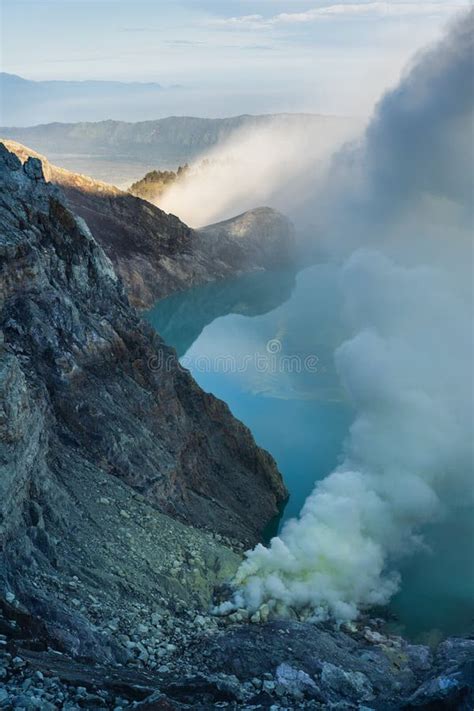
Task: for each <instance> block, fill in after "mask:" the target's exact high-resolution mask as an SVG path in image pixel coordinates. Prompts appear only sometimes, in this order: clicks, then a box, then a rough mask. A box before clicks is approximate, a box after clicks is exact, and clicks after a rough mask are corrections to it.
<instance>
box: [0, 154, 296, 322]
mask: <svg viewBox="0 0 474 711" xmlns="http://www.w3.org/2000/svg"><path fill="white" fill-rule="evenodd" d="M5 145H6V146H7V147H8V148H9V150H11V151H13V152H14V153H15V154H16V155H17V156H18V157H19V158H20V159H21V160H22V161H25V160H26V159H27V158H28V157H30V156H32V157H35V158H39V159H40V160H41V162H42V164H43V170H44V174H45V178H46V180H48V181H51V182H53V183H55V184H56V185H58V186H60V187H61V189H62V190H63V192H64V194H65V196H66V199H67V203H68V205H69V207H70V208H71V209H72V210H73V211H74V212H75V213H76V214H77V215H79V216H80V217H82V218H83V219H84V220H86V222H87V224H88V226H89V228H90V229H91V231H92V234H93V235H94V237H95V238H96V239H97V241H98V242H99V244H100V245H101V246H102V247H103V249H104V250H105V252H106V254H107V256H108V257H109V258H110V259H111V260H112V263H113V265H114V268H115V271H116V272H117V274H118V275H119V276H120V277H121V278H122V280H123V281H124V283H125V284H126V286H127V290H128V294H129V297H130V300H131V301H132V303H133V304H134V305H135V306H137V307H139V308H146V307H149V306H151V305H152V304H153V303H154V302H155V301H157V300H158V299H160V298H163V297H164V296H167V295H168V294H170V293H173V292H175V291H180V290H182V289H185V288H188V287H190V286H194V285H197V284H202V283H205V282H209V281H213V280H215V279H221V278H224V277H228V276H231V275H234V274H240V273H243V272H247V271H252V270H255V269H265V268H269V269H273V268H277V267H278V266H281V265H287V264H289V263H291V260H292V259H293V252H294V237H293V228H292V225H291V223H290V222H289V220H288V219H287V218H286V217H284V216H283V215H281V214H280V213H278V212H277V211H275V210H271V209H270V208H258V209H256V210H251V211H250V212H248V213H245V214H244V215H240V216H239V217H237V218H233V219H231V220H226V221H225V222H222V223H219V224H218V225H213V226H211V227H209V228H203V229H200V230H192V229H190V228H189V227H187V225H185V224H184V223H183V222H181V220H179V219H178V218H177V217H175V216H174V215H167V214H166V213H165V212H163V211H162V210H160V209H159V208H158V207H156V206H155V205H152V204H151V203H149V202H147V201H145V200H141V199H140V198H138V197H135V196H133V195H130V194H129V193H126V192H124V191H122V190H119V189H118V188H115V187H114V186H112V185H108V184H107V183H101V182H98V181H95V180H92V179H91V178H88V177H86V176H83V175H79V174H76V173H71V172H69V171H67V170H63V169H62V168H58V167H56V166H54V165H52V164H51V163H49V161H48V160H47V159H46V158H45V157H44V156H41V155H39V154H37V153H36V152H35V151H31V150H30V149H28V148H26V147H25V146H22V145H21V144H18V143H14V142H11V141H5Z"/></svg>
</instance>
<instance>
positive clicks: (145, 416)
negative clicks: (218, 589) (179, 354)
mask: <svg viewBox="0 0 474 711" xmlns="http://www.w3.org/2000/svg"><path fill="white" fill-rule="evenodd" d="M0 181H1V192H2V196H1V203H0V208H1V213H0V220H1V222H0V228H1V261H0V273H1V303H0V308H1V310H0V329H1V331H2V339H3V343H2V353H1V376H2V377H1V388H2V412H1V416H0V426H1V430H0V437H1V440H0V443H1V448H2V452H1V467H2V476H1V479H0V486H1V487H2V492H1V493H2V496H1V513H2V524H3V527H2V531H1V533H2V548H3V556H4V557H3V564H2V567H1V575H2V577H3V582H4V585H5V586H6V587H7V588H9V587H13V588H14V589H16V588H18V587H21V589H22V590H23V595H24V596H25V597H27V596H28V595H30V594H31V595H33V589H32V588H31V586H32V585H33V582H32V580H33V579H35V578H37V576H38V572H39V571H42V570H43V569H44V567H45V565H47V567H48V568H51V570H52V569H54V568H57V566H61V565H62V564H63V563H62V561H63V559H64V560H69V558H71V559H72V558H73V559H75V560H76V561H79V560H80V561H82V562H81V567H82V568H83V570H87V571H88V573H87V574H88V575H91V576H97V575H99V576H101V575H103V574H106V573H105V571H106V569H107V570H108V572H109V573H110V572H111V566H114V565H117V561H115V563H112V562H111V561H109V563H108V564H107V565H106V562H105V559H106V558H107V556H104V550H103V546H104V545H105V543H106V538H103V537H102V535H101V534H100V527H101V523H103V521H101V519H102V518H103V516H105V517H107V516H108V515H109V511H111V509H110V508H109V507H108V503H107V502H108V501H109V499H110V500H111V501H114V505H113V511H114V512H116V506H117V503H116V495H115V494H114V493H113V492H114V491H115V490H117V491H119V490H120V491H126V492H128V494H124V496H125V499H126V498H127V496H128V497H129V498H130V500H135V498H136V497H137V496H138V495H139V494H140V495H141V496H142V497H144V498H143V501H144V502H146V506H147V507H149V508H147V510H148V511H150V515H151V516H152V517H154V518H156V516H157V514H156V513H155V512H156V511H161V512H166V513H168V514H171V515H173V517H174V518H177V519H180V520H182V521H184V522H187V523H190V524H193V525H195V526H198V527H200V528H203V529H209V530H212V531H214V532H218V533H222V534H225V535H227V536H231V537H233V538H235V539H239V540H241V541H250V540H256V539H257V538H258V535H259V532H260V531H261V529H262V527H263V526H264V525H265V521H268V520H269V519H270V518H271V517H272V516H273V515H274V514H275V513H276V511H277V506H278V503H279V502H281V501H282V500H283V498H284V497H285V496H286V491H285V488H284V486H283V483H282V481H281V477H280V475H279V473H278V471H277V469H276V466H275V463H274V461H273V460H272V458H271V457H270V455H269V454H267V453H266V452H264V451H262V450H260V449H259V448H258V447H257V446H256V445H255V443H254V441H253V438H252V436H251V434H250V432H249V430H248V429H247V428H246V427H244V426H243V425H242V424H241V423H239V422H238V421H237V420H235V419H234V418H233V417H232V415H231V413H230V412H229V410H228V408H227V406H226V405H225V403H223V402H221V401H219V400H217V399H215V398H214V397H212V396H211V395H207V394H206V393H204V392H203V391H202V390H200V388H199V387H198V386H197V385H196V383H195V382H194V381H193V380H192V378H191V377H190V375H189V374H188V373H187V372H185V371H183V370H182V369H180V367H179V365H178V363H177V360H176V356H175V354H174V352H173V351H172V350H171V349H169V348H167V347H166V345H165V344H164V343H163V342H162V341H161V340H160V338H159V337H158V336H157V335H156V334H155V333H154V332H153V331H152V330H151V328H149V327H148V326H146V325H145V324H144V323H143V322H142V321H141V320H140V319H139V317H138V316H137V314H136V313H135V312H134V310H133V309H132V308H131V307H130V306H129V304H128V300H127V298H126V295H125V293H124V290H123V288H122V285H121V283H120V280H119V279H118V278H117V276H116V275H115V272H114V271H113V268H112V265H111V263H110V261H109V260H108V259H107V257H106V256H105V254H104V253H103V251H102V250H101V248H100V247H99V246H98V245H97V243H96V241H95V240H94V238H93V237H92V235H91V233H90V232H89V230H88V229H87V227H86V225H85V223H84V222H83V221H82V220H80V219H78V218H76V217H75V216H74V215H73V214H72V213H71V212H70V211H69V209H68V208H67V207H66V206H65V204H64V202H63V200H62V197H61V194H60V192H59V191H58V190H57V189H56V188H54V187H52V186H49V185H48V184H46V183H45V181H44V179H43V175H42V169H41V163H40V162H39V161H37V160H35V159H29V160H27V161H26V162H25V164H24V165H23V166H22V164H21V162H20V161H19V160H18V159H17V158H16V157H15V156H14V155H13V154H11V153H9V152H8V151H6V150H5V148H4V147H3V146H1V153H0ZM123 487H125V489H123ZM101 494H102V495H101ZM111 494H112V496H111ZM140 500H141V499H140ZM94 502H95V503H94ZM101 502H102V503H101ZM143 505H144V506H145V503H144V504H143ZM91 507H92V508H91ZM94 507H95V508H94ZM150 507H151V508H150ZM102 511H103V514H101V512H102ZM123 516H124V519H123V521H124V522H125V521H128V519H129V518H130V511H129V507H128V505H127V504H126V502H124V511H123ZM120 520H121V519H120V518H118V519H117V522H118V521H120ZM183 535H184V534H183ZM101 556H104V560H103V561H102V562H101V563H99V560H100V559H101ZM68 565H69V563H68ZM27 570H28V571H29V572H26V571H27ZM97 571H99V572H97ZM117 574H118V573H117ZM40 587H41V586H40ZM38 592H40V591H38Z"/></svg>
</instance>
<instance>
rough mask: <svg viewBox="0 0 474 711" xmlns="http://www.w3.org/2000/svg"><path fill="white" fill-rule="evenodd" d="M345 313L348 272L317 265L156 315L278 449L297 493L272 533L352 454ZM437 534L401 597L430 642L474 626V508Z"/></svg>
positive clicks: (405, 622) (207, 293)
mask: <svg viewBox="0 0 474 711" xmlns="http://www.w3.org/2000/svg"><path fill="white" fill-rule="evenodd" d="M340 313H341V304H340V301H339V292H338V289H337V273H336V271H335V269H334V268H333V267H331V266H330V265H317V266H314V267H311V268H309V269H306V270H304V271H302V272H300V273H299V274H297V275H295V274H294V273H292V272H288V271H282V272H275V273H259V274H253V275H248V276H245V277H241V278H239V279H234V280H229V281H226V282H221V283H219V284H211V285H208V286H204V287H199V288H195V289H190V290H189V291H187V292H184V293H181V294H176V295H174V296H172V297H170V298H168V299H165V300H163V301H161V302H159V303H158V304H157V305H156V306H155V307H154V308H153V309H152V310H150V311H149V312H148V314H147V318H148V320H149V321H150V322H151V324H152V325H153V326H154V327H155V328H156V330H157V331H158V332H159V333H160V334H161V335H162V337H163V338H164V339H165V341H167V342H168V343H169V344H170V345H173V346H174V347H175V348H176V350H177V352H178V355H179V356H180V359H181V362H182V363H183V365H184V366H185V367H187V368H189V370H190V371H191V372H192V374H193V375H194V377H195V378H196V380H197V381H198V383H199V384H200V385H201V387H202V388H204V390H206V391H208V392H212V393H213V394H214V395H216V396H217V397H220V398H222V399H223V400H225V401H226V402H227V403H228V405H229V406H230V408H231V410H232V412H233V413H234V415H235V416H236V417H238V418H239V419H240V420H242V421H243V422H245V424H246V425H248V427H250V429H251V430H252V432H253V435H254V437H255V439H256V441H257V443H258V444H259V445H260V446H262V447H264V448H265V449H267V450H268V451H269V452H271V454H272V455H273V456H274V457H275V459H276V461H277V464H278V466H279V469H280V471H281V472H282V474H283V476H284V479H285V482H286V485H287V487H288V489H289V491H290V498H289V501H288V502H287V504H286V506H285V507H284V510H283V511H282V512H281V515H280V517H278V519H275V521H273V522H272V523H271V525H270V526H269V528H268V530H267V532H266V535H267V536H271V535H275V534H276V533H277V532H278V530H279V528H280V527H281V524H282V523H283V522H284V521H285V520H287V519H288V518H290V517H293V516H297V515H298V513H299V511H300V509H301V506H302V505H303V503H304V501H305V499H306V497H307V496H308V494H309V493H310V492H311V491H312V489H313V486H314V483H315V482H316V481H318V480H320V479H322V478H324V477H325V476H326V475H327V474H329V473H330V472H331V471H332V470H333V469H334V467H335V466H337V464H338V463H339V461H340V457H341V452H342V451H343V447H344V440H345V438H346V436H347V434H348V430H349V427H350V424H351V421H352V418H353V412H352V409H351V406H350V404H349V402H348V401H347V399H346V397H345V394H344V392H343V390H342V388H341V386H340V383H339V380H338V377H337V373H336V371H335V368H334V363H333V354H334V350H335V348H336V347H337V346H338V344H339V343H340V342H341V340H342V339H343V333H342V326H341V322H340ZM427 540H428V542H429V544H430V545H431V549H432V550H431V553H426V552H424V553H420V554H417V555H416V556H415V557H414V558H412V559H410V560H407V562H406V563H405V565H404V566H403V569H402V575H403V587H402V591H401V593H399V595H398V596H397V597H396V598H395V599H394V601H393V603H392V605H391V612H392V613H393V614H394V616H395V617H396V622H394V626H395V627H396V628H397V630H398V629H399V630H400V631H403V632H404V633H405V634H408V635H409V636H412V637H413V638H414V639H423V640H425V639H427V638H428V639H429V638H433V639H436V638H437V637H440V636H442V635H443V634H447V633H449V634H453V633H461V632H465V631H466V629H468V628H471V629H472V621H473V620H474V607H473V600H474V572H473V565H472V540H473V530H472V512H465V513H462V512H457V514H456V516H455V517H454V519H453V518H451V519H447V520H446V521H444V522H443V523H441V524H438V525H437V526H434V527H432V529H431V530H429V531H428V532H427ZM460 541H461V542H462V545H459V542H460Z"/></svg>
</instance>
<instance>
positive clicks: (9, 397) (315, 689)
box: [0, 147, 474, 711]
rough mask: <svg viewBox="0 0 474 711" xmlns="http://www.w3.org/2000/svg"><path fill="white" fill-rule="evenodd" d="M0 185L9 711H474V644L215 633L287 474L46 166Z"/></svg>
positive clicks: (2, 611)
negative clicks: (134, 294) (170, 333)
mask: <svg viewBox="0 0 474 711" xmlns="http://www.w3.org/2000/svg"><path fill="white" fill-rule="evenodd" d="M0 185H1V193H0V195H1V198H0V247H1V251H0V275H1V280H0V285H1V291H0V294H1V297H0V298H1V302H0V309H1V310H0V329H1V333H2V342H1V350H0V389H1V397H0V516H1V527H0V543H1V549H0V707H1V708H5V709H28V710H29V709H46V710H47V711H53V709H57V708H62V709H70V710H73V709H74V710H77V709H81V708H90V709H102V708H106V709H115V710H116V711H118V709H128V708H137V709H149V710H150V711H151V710H152V709H167V710H168V711H173V709H191V708H192V709H203V710H204V709H211V708H222V706H223V705H227V707H228V708H242V709H256V708H273V709H278V708H282V709H285V708H286V709H293V708H313V709H331V708H332V709H339V710H341V709H361V708H366V709H367V708H372V709H380V710H382V709H383V710H384V711H385V710H387V709H388V710H390V709H401V708H405V709H420V708H424V709H452V708H456V709H466V711H467V709H470V708H471V707H472V699H473V697H472V676H473V661H472V660H473V648H474V640H447V641H445V642H444V643H443V644H442V645H440V646H439V647H438V649H437V650H436V651H435V652H434V653H433V652H431V651H430V649H428V648H427V647H424V646H420V645H411V644H409V643H407V642H405V641H404V640H402V639H400V638H397V637H391V636H388V635H386V634H385V633H384V631H383V623H381V622H377V621H370V620H361V622H360V623H359V624H358V625H353V626H351V627H350V628H347V629H344V630H343V629H340V630H337V629H335V628H334V627H333V626H332V625H329V624H328V625H314V624H311V623H309V622H304V621H298V620H296V619H295V620H291V621H269V620H268V619H267V617H268V610H265V609H264V606H262V608H261V609H260V611H259V615H258V618H259V620H260V622H259V623H258V624H256V623H252V622H250V621H249V619H248V615H247V613H246V611H244V610H242V611H238V612H236V613H233V614H231V615H230V616H229V617H226V618H215V617H212V616H210V614H209V609H210V606H211V604H212V601H213V597H214V596H216V595H218V596H219V595H220V596H221V597H222V596H225V595H226V590H225V587H223V584H225V582H226V581H227V580H228V579H229V577H230V576H231V575H232V573H233V571H235V569H236V567H237V565H238V564H239V561H240V554H239V550H240V548H239V546H241V544H242V542H243V541H247V540H255V538H256V536H257V535H258V532H259V530H261V527H262V525H263V524H264V522H265V521H266V520H267V519H268V517H269V516H271V514H272V513H273V512H274V511H275V506H276V503H277V502H278V501H281V499H282V497H283V496H284V495H285V490H284V487H283V485H282V482H281V479H280V477H279V475H278V472H277V471H276V468H275V465H274V463H273V461H272V459H271V457H270V456H269V455H268V454H266V453H265V452H263V451H262V450H259V449H258V448H257V447H256V446H255V443H254V442H253V439H252V437H251V435H250V433H249V432H248V430H247V429H246V428H245V427H243V426H242V425H241V424H239V423H238V422H237V421H236V420H234V419H233V418H232V416H231V414H230V413H229V411H228V409H227V407H226V406H225V405H224V403H222V402H220V401H218V400H216V399H215V398H213V397H212V396H209V395H206V394H205V393H203V392H202V391H201V390H200V389H199V388H198V387H197V385H196V384H195V383H194V382H193V381H192V379H191V378H190V376H189V375H188V374H187V373H186V372H182V371H181V370H180V369H179V368H178V366H177V363H176V359H175V355H174V353H173V352H172V351H170V349H168V348H167V347H166V346H165V344H164V343H163V342H162V341H161V339H160V338H159V337H158V336H156V334H154V332H152V331H151V329H149V328H148V327H147V326H146V325H145V324H144V323H143V322H142V321H141V320H140V319H139V318H138V316H137V315H136V313H135V312H134V311H133V309H132V308H130V306H129V304H128V301H127V298H126V296H125V294H124V291H123V289H122V286H121V284H120V281H119V280H118V279H117V276H116V274H115V273H114V271H113V269H112V265H111V263H110V261H109V260H108V259H107V257H106V256H105V255H104V253H103V251H102V250H101V248H100V247H99V246H98V245H97V243H96V241H95V240H94V239H93V237H92V236H91V234H90V232H89V231H88V229H87V228H86V226H85V224H84V223H83V222H82V221H81V220H80V219H78V218H76V217H75V216H74V215H73V214H72V213H71V212H70V211H69V210H68V208H67V207H66V206H65V204H64V202H63V200H62V196H61V193H60V192H59V191H58V190H57V189H56V188H54V187H53V186H50V185H47V184H45V182H44V180H43V176H42V170H41V165H40V163H39V161H37V160H34V159H29V160H27V161H26V162H25V164H24V165H22V164H21V162H20V161H19V160H18V159H17V158H16V157H15V156H14V155H12V154H10V153H9V152H7V151H6V150H5V149H4V148H3V147H0ZM163 365H165V367H163ZM170 514H171V515H170ZM185 522H186V523H185ZM189 524H193V525H192V526H191V525H189ZM205 529H208V530H205ZM230 538H232V539H233V541H231V540H230ZM219 588H220V593H219ZM217 599H219V597H218V598H217ZM255 619H256V618H255Z"/></svg>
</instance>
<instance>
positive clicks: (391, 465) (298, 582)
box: [223, 13, 473, 620]
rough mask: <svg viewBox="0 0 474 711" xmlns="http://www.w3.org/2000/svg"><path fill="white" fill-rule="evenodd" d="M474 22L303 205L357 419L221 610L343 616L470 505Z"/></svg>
mask: <svg viewBox="0 0 474 711" xmlns="http://www.w3.org/2000/svg"><path fill="white" fill-rule="evenodd" d="M472 24H473V14H472V13H471V14H469V16H466V17H465V18H462V20H461V21H460V22H458V23H457V24H456V25H455V26H453V27H452V28H451V29H450V31H449V33H448V34H447V36H446V38H445V39H444V40H443V41H442V42H441V43H440V44H439V45H438V46H436V47H433V48H429V49H428V50H427V51H426V52H424V53H422V54H421V55H420V56H419V57H417V58H416V60H415V61H414V63H413V65H412V66H411V67H410V68H409V70H408V71H407V74H406V76H405V77H404V79H403V80H402V82H401V84H400V86H399V87H398V88H397V89H395V90H394V91H392V92H390V93H389V94H387V95H386V96H385V97H384V98H383V99H382V101H381V102H380V104H379V106H378V107H377V110H376V113H375V115H374V117H373V119H372V121H371V122H370V124H369V126H368V129H367V131H366V133H365V135H364V137H363V139H362V140H361V141H360V142H359V143H358V144H356V145H352V146H350V147H346V148H344V149H343V150H342V151H341V152H340V153H339V155H338V156H337V157H336V158H335V160H334V161H333V164H332V167H331V170H330V171H329V177H328V179H327V182H326V184H325V186H324V189H321V190H319V191H318V192H316V193H315V195H314V200H313V201H312V203H309V202H308V203H306V205H305V206H304V210H305V212H306V213H307V215H311V213H312V211H314V210H319V215H318V221H319V223H320V224H322V225H323V226H324V229H323V231H322V233H321V235H322V236H321V242H322V245H320V246H322V247H323V249H325V250H326V251H327V253H328V254H329V255H332V256H333V257H335V258H337V259H342V260H343V264H342V267H341V269H340V290H341V295H342V298H343V302H344V306H343V316H344V328H345V331H346V337H345V340H344V341H343V342H342V343H341V345H340V346H339V347H338V348H337V350H336V353H335V362H336V367H337V370H338V373H339V377H340V380H341V382H342V383H343V385H344V387H345V389H346V392H347V394H348V396H349V398H350V400H351V401H352V403H353V405H354V408H355V411H356V416H355V419H354V422H353V424H352V426H351V428H350V434H349V437H348V439H347V442H346V444H345V447H344V450H343V452H342V463H341V464H340V465H339V466H338V467H337V468H336V469H335V470H334V471H333V473H332V474H330V475H329V476H328V477H327V478H326V479H325V480H323V481H322V482H319V483H318V484H317V485H316V487H315V489H314V491H313V492H312V494H311V495H310V496H309V497H308V499H307V500H306V502H305V504H304V506H303V509H302V511H301V513H300V515H299V517H298V518H297V519H293V520H291V521H288V522H287V523H286V525H285V526H284V528H283V530H282V532H281V534H280V535H279V536H277V537H275V538H274V539H273V540H272V541H271V543H270V545H269V546H268V547H265V546H263V545H258V546H257V547H256V548H255V549H254V550H253V551H250V552H248V553H247V558H246V561H245V562H244V563H243V564H242V566H241V568H240V570H239V572H238V574H237V576H236V579H235V581H234V583H235V587H236V593H235V596H234V600H233V601H232V603H229V605H227V606H224V608H223V609H226V607H227V608H228V607H229V606H230V607H231V606H246V607H248V608H250V609H251V610H255V609H257V608H258V607H259V606H260V605H261V604H262V603H263V602H267V603H268V604H269V606H270V608H271V609H273V610H274V611H275V612H276V613H277V614H285V613H286V612H289V611H290V609H299V610H304V611H306V612H307V613H308V614H309V615H312V616H313V617H315V618H325V617H327V616H328V615H330V616H333V617H334V618H336V619H337V620H349V619H353V618H355V617H357V615H358V613H359V611H360V610H361V609H364V608H366V607H370V606H372V605H378V604H386V603H388V601H389V600H390V599H391V598H392V596H393V595H394V594H395V593H396V592H397V590H399V588H400V585H401V584H402V581H401V578H400V573H399V570H400V565H401V564H402V561H403V560H404V559H406V557H407V556H410V555H413V553H415V552H416V551H419V550H421V549H422V548H423V545H424V542H423V531H424V528H425V526H426V525H427V524H431V525H435V524H436V522H437V521H440V520H442V519H443V517H446V516H447V515H449V514H452V513H453V512H455V511H456V510H457V509H459V510H464V511H465V510H469V509H471V510H472V504H473V480H472V463H473V453H472V440H473V437H472V434H473V432H472V430H473V427H472V424H473V423H472V416H473V413H472V370H471V368H472V282H471V266H472V246H471V238H472V213H471V208H470V202H471V196H472V186H473V180H472V160H473V155H472V110H473V88H472V62H473V49H472V38H473V32H472V29H473V28H472ZM318 181H319V176H318V179H317V180H316V181H315V182H314V184H313V185H317V184H318ZM309 246H310V245H309ZM471 541H472V539H471ZM458 544H459V545H468V546H469V545H470V543H469V542H466V541H462V542H458ZM455 545H456V544H455ZM471 545H472V543H471Z"/></svg>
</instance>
